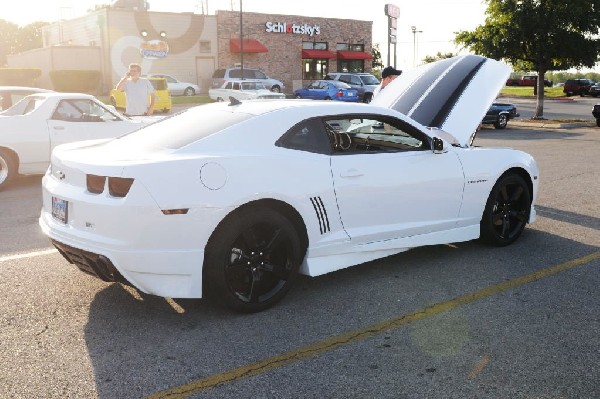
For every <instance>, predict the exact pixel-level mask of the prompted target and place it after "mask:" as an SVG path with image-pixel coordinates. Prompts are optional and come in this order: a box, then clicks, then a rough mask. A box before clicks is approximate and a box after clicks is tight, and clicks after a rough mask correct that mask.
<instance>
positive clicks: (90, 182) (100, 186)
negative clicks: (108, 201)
mask: <svg viewBox="0 0 600 399" xmlns="http://www.w3.org/2000/svg"><path fill="white" fill-rule="evenodd" d="M85 182H86V185H87V190H88V191H89V192H90V193H93V194H100V193H101V192H102V191H104V183H105V182H106V177H105V176H96V175H86V176H85Z"/></svg>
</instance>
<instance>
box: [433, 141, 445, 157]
mask: <svg viewBox="0 0 600 399" xmlns="http://www.w3.org/2000/svg"><path fill="white" fill-rule="evenodd" d="M433 152H434V153H436V154H440V153H442V152H444V141H443V140H442V139H440V138H437V137H434V138H433Z"/></svg>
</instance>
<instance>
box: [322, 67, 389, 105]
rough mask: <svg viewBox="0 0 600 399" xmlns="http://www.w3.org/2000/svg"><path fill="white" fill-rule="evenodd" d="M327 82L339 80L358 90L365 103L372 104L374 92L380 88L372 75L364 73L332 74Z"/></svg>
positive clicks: (327, 77)
mask: <svg viewBox="0 0 600 399" xmlns="http://www.w3.org/2000/svg"><path fill="white" fill-rule="evenodd" d="M325 80H339V81H340V82H344V83H347V84H349V85H350V86H351V87H353V88H355V89H357V90H358V98H359V99H360V101H362V102H363V103H370V102H371V99H372V98H373V90H375V88H376V87H377V86H379V80H378V79H377V78H376V77H375V76H373V75H371V74H370V73H363V72H331V73H328V74H327V76H325Z"/></svg>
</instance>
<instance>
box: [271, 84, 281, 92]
mask: <svg viewBox="0 0 600 399" xmlns="http://www.w3.org/2000/svg"><path fill="white" fill-rule="evenodd" d="M271 91H272V92H273V93H281V87H279V86H278V85H275V86H273V87H271Z"/></svg>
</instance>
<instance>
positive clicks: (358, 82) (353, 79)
mask: <svg viewBox="0 0 600 399" xmlns="http://www.w3.org/2000/svg"><path fill="white" fill-rule="evenodd" d="M350 81H351V82H352V84H353V85H358V86H360V85H361V84H362V80H360V78H359V77H358V76H352V77H351V79H350Z"/></svg>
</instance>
